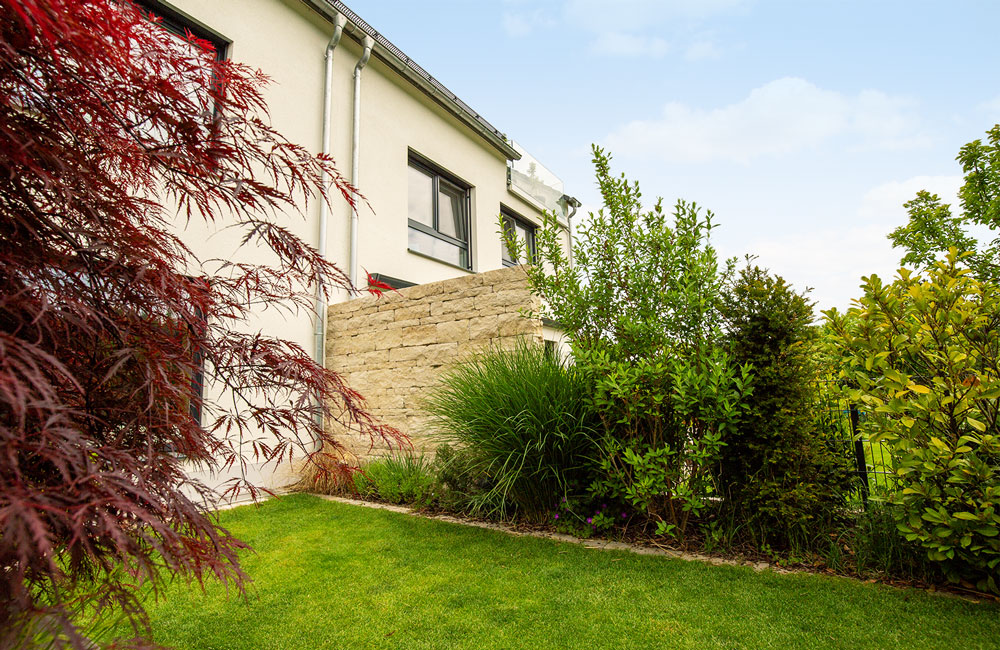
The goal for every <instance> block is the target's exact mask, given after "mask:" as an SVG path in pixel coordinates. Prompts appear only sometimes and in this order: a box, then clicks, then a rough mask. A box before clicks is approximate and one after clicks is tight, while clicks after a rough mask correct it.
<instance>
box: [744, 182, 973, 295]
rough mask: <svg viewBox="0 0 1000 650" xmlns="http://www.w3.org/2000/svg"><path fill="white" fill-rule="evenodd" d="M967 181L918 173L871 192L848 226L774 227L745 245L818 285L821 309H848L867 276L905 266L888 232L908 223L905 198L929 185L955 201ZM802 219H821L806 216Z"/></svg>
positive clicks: (790, 275) (887, 275)
mask: <svg viewBox="0 0 1000 650" xmlns="http://www.w3.org/2000/svg"><path fill="white" fill-rule="evenodd" d="M961 184H962V177H961V176H914V177H912V178H907V179H905V180H901V181H889V182H886V183H882V184H880V185H877V186H875V187H873V188H871V189H870V190H868V191H867V192H865V194H864V195H863V197H862V198H861V202H860V204H859V206H858V208H857V212H856V214H855V215H853V216H852V215H850V214H848V215H847V216H846V218H845V219H844V220H843V224H844V225H842V226H837V227H829V226H824V227H820V228H815V229H803V230H798V231H795V232H784V231H782V230H779V229H773V230H769V231H768V232H766V233H764V234H761V235H760V236H759V237H754V238H752V239H751V240H750V241H748V242H745V248H746V250H750V251H753V252H754V253H755V254H756V255H758V256H759V258H758V264H760V265H761V266H766V267H768V268H770V269H771V271H773V272H774V273H777V274H779V275H781V276H783V277H784V278H785V279H786V280H788V281H790V282H793V283H794V284H795V285H796V286H797V288H799V289H802V288H805V287H806V286H809V287H812V288H813V289H814V292H813V294H812V296H813V299H815V300H818V302H819V305H818V309H829V308H830V307H837V308H838V309H841V310H843V309H846V308H847V307H849V306H850V302H851V299H853V298H856V297H858V296H860V295H861V290H860V289H859V285H860V284H861V276H862V275H865V276H867V275H872V274H876V275H878V276H879V277H881V278H882V279H883V280H889V279H891V278H893V277H894V276H895V274H896V271H897V270H898V269H899V260H900V258H901V257H902V256H903V251H901V250H898V249H895V248H893V247H892V244H891V243H890V242H889V240H888V234H889V233H890V232H891V231H892V230H893V229H895V228H896V227H897V226H901V225H903V224H904V223H906V220H907V215H906V210H905V209H904V208H903V203H905V202H906V201H909V200H910V199H912V198H913V197H914V196H915V195H916V193H917V191H919V190H927V191H929V192H932V193H934V194H937V195H938V196H940V197H941V199H942V200H943V201H945V202H946V203H951V204H952V205H953V206H954V205H955V203H956V202H957V193H958V188H959V187H960V186H961ZM801 222H802V223H816V220H815V219H810V218H809V217H807V216H803V218H802V219H801ZM821 223H825V221H821ZM973 234H977V233H973ZM741 244H744V242H741ZM817 313H818V312H817Z"/></svg>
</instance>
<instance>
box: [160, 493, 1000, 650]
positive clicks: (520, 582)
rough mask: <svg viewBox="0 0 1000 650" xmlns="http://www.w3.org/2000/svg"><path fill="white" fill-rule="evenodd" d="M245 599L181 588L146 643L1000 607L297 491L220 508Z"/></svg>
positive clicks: (329, 639) (783, 639)
mask: <svg viewBox="0 0 1000 650" xmlns="http://www.w3.org/2000/svg"><path fill="white" fill-rule="evenodd" d="M222 519H223V522H224V524H225V525H226V526H228V527H229V528H230V529H231V530H232V531H234V532H235V533H237V534H238V535H239V536H240V537H242V538H243V539H244V540H247V541H248V542H250V543H251V544H252V545H253V547H254V548H255V549H256V554H248V555H247V556H246V558H245V560H244V567H245V569H246V570H247V572H248V573H249V574H250V575H251V576H252V577H253V579H254V581H255V582H254V583H253V585H252V586H251V588H250V590H249V595H248V598H247V599H246V600H243V599H240V598H238V597H235V596H234V597H232V598H229V599H227V598H226V595H225V592H224V590H223V589H222V588H221V587H220V586H219V585H216V584H213V585H211V586H210V587H209V588H208V593H207V594H205V595H203V594H202V593H201V591H200V590H199V589H198V588H197V587H190V586H188V585H186V584H183V583H179V584H176V585H174V586H172V587H171V588H170V589H168V591H167V596H166V598H165V599H161V601H160V602H159V603H155V604H154V603H152V602H150V603H149V607H150V612H151V615H152V619H153V626H154V632H155V638H156V640H157V641H158V642H161V643H166V644H169V645H174V646H177V647H178V648H184V649H186V650H198V649H209V648H217V649H219V650H223V649H224V650H237V649H240V648H246V649H247V650H250V649H253V650H262V649H265V648H275V649H281V650H296V649H299V648H301V649H306V648H308V649H310V650H311V649H319V648H337V649H339V648H407V649H410V648H474V649H475V650H485V649H487V648H654V647H655V648H699V649H701V648H706V647H708V648H850V649H851V650H857V649H858V648H921V649H926V648H962V649H963V650H971V649H972V648H1000V607H997V606H996V605H994V604H976V603H971V602H966V601H963V600H959V599H957V598H953V597H946V596H940V595H933V594H928V593H924V592H922V591H916V590H900V589H893V588H889V587H883V586H880V585H872V584H865V583H858V582H855V581H852V580H847V579H842V578H830V577H822V576H813V575H779V574H776V573H773V572H770V571H765V572H762V573H756V572H754V571H753V570H752V569H749V568H743V567H726V566H724V567H717V566H710V565H707V564H703V563H700V562H685V561H682V560H673V559H668V558H663V557H654V556H639V555H635V554H632V553H625V552H615V551H599V550H589V549H585V548H583V547H581V546H578V545H575V544H566V543H559V542H556V541H551V540H542V539H535V538H523V537H514V536H511V535H507V534H503V533H499V532H495V531H489V530H483V529H479V528H470V527H466V526H460V525H455V524H447V523H443V522H437V521H431V520H427V519H422V518H418V517H410V516H407V515H401V514H395V513H391V512H386V511H381V510H371V509H366V508H360V507H355V506H348V505H343V504H339V503H331V502H328V501H324V500H322V499H319V498H316V497H310V496H304V495H298V496H292V497H286V498H283V499H281V500H272V501H268V502H267V503H264V504H263V505H262V506H260V507H259V508H253V507H243V508H238V509H234V510H231V511H228V512H225V513H223V515H222Z"/></svg>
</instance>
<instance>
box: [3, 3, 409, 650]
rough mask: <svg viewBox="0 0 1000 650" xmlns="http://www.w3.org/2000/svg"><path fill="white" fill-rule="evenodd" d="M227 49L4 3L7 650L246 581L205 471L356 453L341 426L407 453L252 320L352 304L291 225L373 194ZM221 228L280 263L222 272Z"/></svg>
mask: <svg viewBox="0 0 1000 650" xmlns="http://www.w3.org/2000/svg"><path fill="white" fill-rule="evenodd" d="M210 48H211V46H210V45H209V44H208V43H206V42H203V41H199V40H198V39H196V38H194V37H193V36H190V35H189V36H188V38H187V39H186V40H185V39H178V38H177V37H175V36H172V35H170V34H168V33H167V32H166V31H165V30H164V29H162V28H161V27H160V26H158V25H157V24H156V23H155V18H152V17H151V16H150V15H147V13H146V12H144V11H143V10H141V9H139V8H137V7H135V6H133V5H132V4H130V3H129V2H128V0H0V647H3V648H8V647H34V644H37V643H39V642H40V641H42V640H46V639H47V640H48V641H49V642H52V640H53V639H55V640H56V641H55V646H56V647H64V646H65V647H75V648H83V647H93V646H90V645H88V643H89V641H88V640H87V639H86V638H85V637H86V636H87V632H86V630H87V629H88V625H89V623H88V622H90V621H92V620H93V617H94V616H99V615H100V614H101V613H102V612H107V611H114V612H119V613H121V612H124V613H125V615H127V617H128V618H129V620H130V621H131V623H132V626H133V630H134V634H135V636H136V640H134V642H133V645H135V646H137V647H138V646H142V645H143V644H144V643H145V642H143V641H142V637H143V636H146V633H147V632H148V628H147V626H146V619H145V616H144V613H143V608H142V604H141V601H140V599H139V598H137V596H136V593H137V589H136V586H135V585H137V584H139V583H143V582H145V583H146V584H152V585H153V588H155V587H156V586H157V585H158V584H160V582H161V581H162V580H163V579H164V576H165V575H169V574H182V575H184V576H187V577H188V578H189V579H193V580H197V581H201V580H203V579H204V578H205V577H211V576H214V577H216V578H219V579H221V580H223V581H226V582H228V583H230V584H235V585H236V586H240V585H241V584H242V580H243V579H244V577H245V576H244V575H243V574H242V573H241V571H240V569H239V564H238V558H237V553H238V551H239V550H240V549H241V548H243V546H244V545H243V544H242V543H241V542H240V541H239V540H237V539H235V538H233V537H232V536H231V535H229V533H227V532H226V531H225V530H224V529H222V528H220V527H219V525H218V523H217V521H216V520H215V519H214V518H213V517H212V515H211V514H210V512H211V511H210V508H211V507H212V503H213V501H212V500H213V498H214V495H213V494H212V493H211V492H210V490H208V488H207V487H206V486H204V485H202V484H200V483H198V482H197V481H194V480H193V479H191V478H190V477H189V476H188V475H187V474H186V473H185V471H184V467H185V465H186V464H188V463H192V464H200V465H201V466H202V467H208V468H211V469H217V470H220V469H225V470H228V471H235V472H236V473H237V474H241V472H239V471H238V470H240V469H245V468H246V466H247V464H248V463H250V462H255V461H264V462H273V463H277V462H280V461H283V460H287V459H288V458H289V457H290V456H291V455H292V452H293V450H294V449H300V450H302V452H303V453H304V454H305V455H306V456H307V457H308V456H309V455H310V454H315V453H317V452H315V451H313V450H314V449H317V448H321V447H322V448H325V449H336V448H337V446H338V445H337V442H336V440H333V439H331V438H330V436H329V435H328V434H327V433H326V432H325V431H324V430H323V427H322V426H321V424H320V422H321V419H320V415H321V413H322V414H323V415H325V416H326V417H332V418H335V419H337V420H338V421H340V422H341V423H342V424H344V425H346V426H348V427H349V428H352V429H354V430H355V431H357V432H358V433H359V434H360V435H365V436H370V437H372V438H373V439H374V438H383V439H386V440H387V441H389V442H390V443H399V442H400V441H401V438H400V434H399V433H398V432H397V431H395V430H394V429H391V428H388V427H385V426H383V425H380V424H379V423H378V422H376V421H375V420H373V419H372V417H371V416H370V415H369V414H368V413H367V412H366V411H365V408H364V402H363V399H362V398H361V396H360V395H358V394H357V393H355V392H354V391H352V390H351V389H350V388H349V387H347V386H346V385H345V384H344V383H343V381H342V380H341V378H340V377H339V376H338V375H337V374H336V373H335V372H333V371H331V370H328V369H325V368H324V367H323V366H322V365H321V364H319V363H318V362H316V361H315V360H314V359H313V358H312V357H311V356H310V355H309V354H308V353H307V352H306V351H305V350H303V349H302V348H301V347H299V346H298V345H296V344H294V343H291V342H288V341H285V340H281V339H279V338H274V337H270V336H266V335H264V334H261V333H253V329H254V328H253V327H247V326H246V325H245V322H246V321H247V319H248V318H251V315H252V313H254V312H255V311H256V310H258V309H262V308H265V307H267V308H271V309H285V310H288V311H289V312H290V313H299V312H301V311H302V310H310V311H311V310H313V309H314V303H313V300H314V297H313V288H314V287H315V286H317V285H320V286H322V287H325V288H326V289H331V288H335V287H341V288H346V289H348V290H351V288H350V283H349V281H348V279H347V278H346V276H345V275H344V274H343V273H341V272H340V271H339V270H338V269H337V268H336V267H335V266H333V265H332V264H331V263H330V262H328V261H326V260H324V259H323V258H322V257H321V256H320V255H319V254H318V253H317V252H316V251H315V250H314V249H313V248H312V247H311V246H309V245H308V244H306V243H305V242H303V241H302V240H301V239H300V238H299V237H297V236H296V235H295V234H293V232H292V231H291V230H290V229H289V227H288V226H287V225H286V224H287V220H288V218H289V217H288V216H287V215H289V214H291V215H293V216H294V215H301V211H302V209H303V206H304V205H305V202H306V200H307V199H308V198H310V197H313V198H318V199H319V200H327V196H326V189H325V187H326V186H327V185H330V186H332V187H333V188H336V190H337V191H339V193H340V194H342V195H343V196H344V198H346V199H347V200H350V194H349V190H350V187H349V185H348V184H347V183H346V182H345V181H344V180H343V179H342V178H341V176H340V175H339V174H338V173H337V170H336V169H335V168H334V166H333V161H332V160H330V159H329V158H326V157H323V156H314V155H311V154H310V153H309V152H308V151H306V150H305V149H304V148H302V147H300V146H297V145H295V144H292V143H290V142H288V141H287V140H286V139H285V138H283V137H282V136H281V135H280V134H279V133H278V132H276V131H275V130H274V129H273V128H272V127H271V126H270V124H269V121H268V118H267V111H266V106H265V103H264V99H263V95H262V89H263V87H264V86H265V85H266V83H267V78H266V77H265V76H264V75H263V74H262V73H261V72H259V71H255V70H252V69H250V68H248V67H246V66H244V65H241V64H239V63H235V62H232V61H225V60H219V59H218V58H217V57H215V56H212V53H211V51H210ZM335 194H336V192H335ZM198 221H204V222H209V223H210V224H211V223H213V222H215V223H218V224H219V225H226V226H228V227H231V228H238V229H241V230H242V233H243V235H242V241H243V242H244V244H247V245H252V246H258V247H260V246H262V247H265V248H266V249H269V250H270V251H271V253H270V258H269V261H268V262H267V263H266V264H252V263H243V262H240V263H237V262H230V261H228V260H210V259H199V258H198V257H196V256H195V255H194V254H193V253H192V251H191V250H190V249H189V248H188V247H187V246H185V244H184V239H183V229H184V226H185V224H191V223H195V222H198ZM203 376H204V380H205V382H206V383H207V384H208V385H210V386H211V387H212V390H211V391H210V393H211V394H212V395H222V396H223V397H224V398H225V401H224V402H223V401H222V399H219V400H212V399H209V398H207V397H203V396H202V394H201V393H202V391H200V390H197V388H198V386H197V384H198V382H200V381H201V380H202V377H203ZM195 414H197V416H198V417H195ZM324 466H328V464H326V463H324ZM243 475H245V474H243ZM256 489H257V488H256V487H255V486H254V485H252V484H251V483H250V482H249V481H247V480H246V479H245V478H237V479H234V482H233V483H231V484H230V485H229V486H228V490H229V491H230V494H232V493H235V492H238V491H240V490H249V491H250V492H251V493H253V494H256Z"/></svg>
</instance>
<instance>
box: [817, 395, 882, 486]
mask: <svg viewBox="0 0 1000 650" xmlns="http://www.w3.org/2000/svg"><path fill="white" fill-rule="evenodd" d="M817 392H818V395H819V404H818V407H819V408H818V412H817V417H818V420H819V426H820V427H821V429H822V430H823V431H826V432H827V434H828V435H829V440H830V441H831V443H832V444H834V445H835V446H836V447H837V448H838V450H840V451H842V452H843V453H844V454H845V456H846V457H847V458H849V459H850V461H851V463H852V464H853V467H854V471H855V473H856V474H857V476H858V479H859V481H858V486H859V487H858V491H859V492H860V496H861V498H862V499H863V500H865V501H867V500H868V497H869V496H870V495H871V493H872V492H873V491H876V492H881V491H885V490H887V489H889V488H891V487H892V484H893V482H894V481H895V476H896V474H895V471H894V468H893V464H892V454H891V452H890V450H889V448H888V447H887V446H886V445H884V444H883V443H881V442H875V441H873V440H872V439H871V435H872V426H871V425H872V423H873V421H874V420H873V418H874V416H873V414H871V413H869V412H868V411H866V410H863V409H861V408H858V406H857V405H856V404H852V403H850V402H848V401H846V400H844V399H841V398H840V397H839V396H838V395H837V394H836V392H835V391H834V386H833V385H832V384H831V383H828V382H822V383H820V385H819V386H818V391H817Z"/></svg>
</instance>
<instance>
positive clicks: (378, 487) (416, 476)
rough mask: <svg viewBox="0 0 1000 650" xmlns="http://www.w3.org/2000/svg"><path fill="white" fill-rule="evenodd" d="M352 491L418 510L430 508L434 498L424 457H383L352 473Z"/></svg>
mask: <svg viewBox="0 0 1000 650" xmlns="http://www.w3.org/2000/svg"><path fill="white" fill-rule="evenodd" d="M353 478H354V489H355V491H356V492H357V493H358V494H359V495H361V496H363V497H369V498H372V497H374V498H378V499H382V500H383V501H388V502H389V503H396V504H407V505H412V506H415V507H417V508H422V507H426V506H429V505H431V504H432V503H433V502H434V497H435V485H436V481H435V477H434V472H433V471H432V469H431V464H430V463H429V462H427V461H426V460H425V459H424V457H423V456H418V455H414V454H401V455H398V456H386V457H384V458H379V459H376V460H373V461H371V462H369V463H366V464H365V465H363V466H362V467H361V469H360V471H358V472H355V473H354V477H353Z"/></svg>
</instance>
